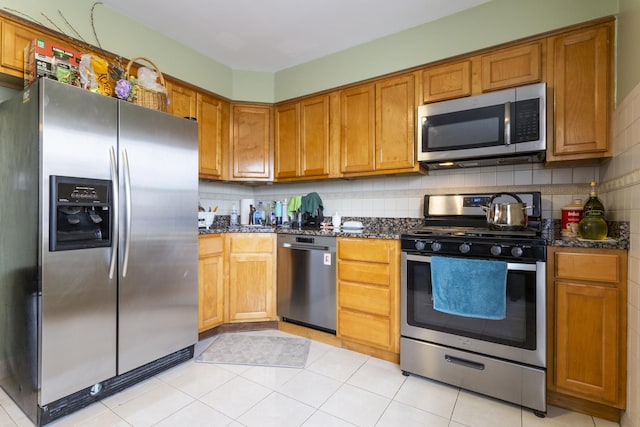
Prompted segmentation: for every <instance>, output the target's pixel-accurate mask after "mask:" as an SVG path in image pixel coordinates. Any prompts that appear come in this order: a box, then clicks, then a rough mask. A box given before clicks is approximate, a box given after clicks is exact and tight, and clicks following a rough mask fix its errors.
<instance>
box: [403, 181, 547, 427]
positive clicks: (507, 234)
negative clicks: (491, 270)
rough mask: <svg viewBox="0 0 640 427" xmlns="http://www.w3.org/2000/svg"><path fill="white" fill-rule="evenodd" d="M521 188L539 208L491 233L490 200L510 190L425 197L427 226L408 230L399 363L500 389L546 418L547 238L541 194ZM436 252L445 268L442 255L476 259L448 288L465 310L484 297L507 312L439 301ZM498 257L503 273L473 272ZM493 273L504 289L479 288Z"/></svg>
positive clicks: (475, 386)
mask: <svg viewBox="0 0 640 427" xmlns="http://www.w3.org/2000/svg"><path fill="white" fill-rule="evenodd" d="M516 194H517V195H518V196H519V197H520V198H521V199H522V201H523V202H524V203H526V204H527V205H531V206H532V209H531V210H529V217H528V224H527V227H526V228H524V229H522V230H494V229H490V228H489V227H488V225H487V222H486V215H485V213H484V210H483V207H484V206H487V205H488V204H489V203H491V202H492V201H493V202H501V201H511V200H512V199H511V198H509V197H508V196H506V195H501V196H499V197H495V198H494V195H493V194H457V195H432V196H429V195H427V196H425V197H424V222H423V225H422V226H421V227H419V228H417V229H415V230H412V231H411V232H409V233H406V234H403V235H402V236H401V248H402V255H401V262H402V265H401V305H400V310H401V322H400V332H401V338H400V368H401V369H402V371H403V372H404V373H405V374H407V375H408V374H409V373H415V374H418V375H421V376H424V377H428V378H432V379H435V380H438V381H442V382H445V383H448V384H452V385H455V386H458V387H462V388H465V389H469V390H472V391H475V392H478V393H482V394H486V395H489V396H493V397H496V398H499V399H502V400H506V401H509V402H512V403H516V404H518V405H522V406H524V407H528V408H531V409H533V410H534V413H535V414H536V415H539V416H544V413H545V412H546V310H545V306H546V297H545V294H546V293H545V286H546V285H545V283H546V280H545V274H546V243H545V240H544V239H543V238H542V236H541V231H542V230H541V216H540V213H541V195H540V193H538V192H532V193H516ZM436 257H437V258H438V259H437V261H438V263H437V264H438V266H437V267H435V268H436V269H438V268H442V267H441V266H442V261H445V262H453V264H454V265H459V264H460V261H462V263H463V264H465V266H466V265H468V264H469V263H465V261H467V260H472V261H473V264H474V265H473V267H471V270H470V271H471V272H472V273H469V272H468V271H469V270H467V271H462V270H458V271H459V272H460V275H452V277H453V280H451V282H450V283H451V285H449V286H452V287H453V288H454V289H453V292H457V293H458V295H460V296H458V297H457V298H459V299H460V301H461V302H462V304H460V305H459V307H464V304H465V303H469V304H471V305H472V304H474V303H475V301H476V298H484V299H481V300H480V301H481V303H480V304H482V305H493V304H494V303H501V304H503V305H504V311H503V316H502V317H499V318H486V317H483V316H481V315H478V314H477V312H473V313H472V314H469V313H468V312H464V311H462V312H452V311H444V310H442V309H441V306H440V307H438V308H436V303H434V300H435V299H437V298H436V291H434V288H435V287H434V280H433V277H434V276H433V273H434V268H432V264H433V263H434V260H435V259H436ZM488 261H499V262H498V263H492V262H488ZM493 264H500V265H501V266H503V267H502V268H504V269H505V270H506V274H505V276H501V275H500V274H497V275H495V279H494V277H491V275H489V277H484V276H481V275H480V274H478V272H479V271H483V270H482V268H483V267H480V269H479V270H476V269H477V268H478V267H477V266H479V265H480V266H481V265H484V266H487V265H492V266H493ZM452 271H456V270H452ZM503 271H504V270H503ZM440 272H442V270H440ZM461 276H464V277H461ZM467 276H468V277H467ZM457 277H460V279H459V280H456V278H457ZM498 277H500V278H499V279H498ZM492 280H497V281H502V282H501V283H500V282H498V283H497V284H499V285H504V288H502V289H506V291H504V290H502V291H501V290H500V288H498V289H499V290H498V291H497V292H494V293H493V294H491V293H485V292H484V291H485V289H483V288H482V287H480V288H479V287H478V286H476V284H477V283H482V286H493V285H495V284H496V282H492ZM439 286H442V285H439ZM438 292H440V291H439V290H438ZM438 296H439V294H438ZM465 299H466V300H465ZM500 300H502V301H500ZM481 314H482V313H481Z"/></svg>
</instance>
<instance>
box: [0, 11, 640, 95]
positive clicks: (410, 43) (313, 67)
mask: <svg viewBox="0 0 640 427" xmlns="http://www.w3.org/2000/svg"><path fill="white" fill-rule="evenodd" d="M619 1H621V2H623V3H624V4H625V5H633V7H631V6H629V7H628V9H632V8H633V9H636V10H637V7H636V6H637V4H638V0H536V1H531V0H492V1H490V2H488V3H485V4H482V5H480V6H478V7H476V8H473V9H470V10H466V11H463V12H461V13H458V14H456V15H452V16H449V17H446V18H443V19H440V20H438V21H434V22H431V23H427V24H424V25H421V26H418V27H415V28H413V29H410V30H406V31H403V32H400V33H397V34H394V35H391V36H389V37H384V38H382V39H379V40H376V41H373V42H370V43H366V44H363V45H360V46H357V47H354V48H351V49H347V50H345V51H342V52H338V53H336V54H333V55H329V56H326V57H324V58H320V59H317V60H315V61H311V62H308V63H305V64H302V65H299V66H295V67H291V68H288V69H285V70H281V71H279V72H277V73H257V72H248V71H242V70H232V69H230V68H229V67H227V66H225V65H224V64H220V63H218V62H216V61H214V60H211V59H208V58H206V57H204V56H202V55H201V54H199V53H198V52H195V51H194V50H192V49H189V48H187V47H185V46H183V45H181V44H179V43H177V42H175V41H172V40H170V39H168V38H167V37H165V36H163V35H161V34H159V33H156V32H154V31H152V30H150V29H149V28H147V27H144V26H142V25H140V24H136V23H135V22H133V21H131V20H129V19H128V18H125V17H123V16H122V15H119V14H118V13H116V12H115V11H113V10H111V9H109V8H108V7H107V6H105V5H98V6H97V7H96V9H95V27H96V30H97V32H98V36H99V38H100V41H101V43H102V45H103V47H104V48H105V49H106V50H108V51H110V52H113V53H117V54H120V55H123V56H125V57H129V58H131V57H135V56H145V57H148V58H150V59H152V60H153V61H154V62H156V63H157V65H158V67H159V68H160V69H161V70H162V71H163V72H165V73H167V74H170V75H172V76H174V77H177V78H179V79H181V80H184V81H188V82H190V83H193V84H195V85H197V86H200V87H202V88H204V89H207V90H210V91H212V92H215V93H217V94H219V95H222V96H225V97H227V98H230V99H234V100H243V101H259V102H274V101H281V100H285V99H289V98H294V97H297V96H302V95H307V94H310V93H314V92H317V91H321V90H325V89H330V88H333V87H337V86H341V85H344V84H348V83H353V82H357V81H360V80H364V79H367V78H371V77H375V76H380V75H383V74H386V73H390V72H394V71H398V70H402V69H405V68H410V67H414V66H417V65H421V64H426V63H429V62H432V61H435V60H438V59H443V58H447V57H450V56H452V55H456V54H460V53H466V52H470V51H473V50H476V49H480V48H483V47H487V46H492V45H495V44H499V43H503V42H507V41H510V40H514V39H518V38H522V37H526V36H530V35H533V34H537V33H541V32H544V31H548V30H552V29H556V28H560V27H564V26H567V25H572V24H575V23H578V22H582V21H587V20H590V19H594V18H598V17H602V16H607V15H614V14H617V13H618V2H619ZM93 3H94V0H48V1H47V0H0V7H1V8H5V7H7V8H11V9H14V10H17V11H20V12H22V13H24V14H27V15H29V16H31V17H33V18H34V19H36V20H38V21H41V22H42V23H43V24H47V26H51V24H48V23H47V22H46V20H45V19H44V18H43V17H42V14H41V13H44V14H46V15H47V16H48V17H50V18H51V19H52V20H53V21H54V22H56V23H57V24H58V25H59V26H60V27H61V28H63V29H64V30H65V32H67V33H68V34H72V33H71V31H70V30H69V29H68V28H67V27H66V26H65V24H64V22H63V21H62V19H61V18H60V17H59V15H58V10H60V11H61V12H62V13H63V14H64V16H65V17H66V18H67V20H68V21H69V22H71V24H72V25H73V26H74V27H75V29H76V30H78V32H79V33H80V34H81V35H82V36H83V37H84V38H85V39H86V40H87V41H88V42H90V43H95V42H94V39H93V36H92V30H91V25H90V11H91V6H92V5H93ZM327 31H330V28H329V27H327ZM634 31H635V30H634ZM629 49H631V46H630V45H629ZM636 74H637V73H636Z"/></svg>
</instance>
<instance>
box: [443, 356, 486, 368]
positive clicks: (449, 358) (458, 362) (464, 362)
mask: <svg viewBox="0 0 640 427" xmlns="http://www.w3.org/2000/svg"><path fill="white" fill-rule="evenodd" d="M444 360H445V361H446V362H448V363H454V364H456V365H461V366H466V367H467V368H471V369H477V370H479V371H484V363H478V362H473V361H471V360H466V359H461V358H459V357H454V356H450V355H448V354H445V355H444Z"/></svg>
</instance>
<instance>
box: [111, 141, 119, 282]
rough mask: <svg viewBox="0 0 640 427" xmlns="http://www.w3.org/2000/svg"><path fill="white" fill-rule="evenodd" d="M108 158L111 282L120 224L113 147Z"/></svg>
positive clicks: (116, 259)
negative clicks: (110, 197) (110, 218)
mask: <svg viewBox="0 0 640 427" xmlns="http://www.w3.org/2000/svg"><path fill="white" fill-rule="evenodd" d="M109 156H110V157H111V188H112V193H113V196H112V197H113V198H112V205H111V217H112V221H113V222H112V224H113V229H112V230H111V239H112V245H111V259H110V260H109V280H111V279H113V275H114V273H115V271H116V265H117V263H118V237H119V233H120V230H119V226H120V222H119V219H118V217H119V212H118V207H119V206H118V205H119V198H118V192H119V188H120V187H119V184H118V166H117V161H116V150H115V147H114V146H113V145H112V146H111V148H110V149H109Z"/></svg>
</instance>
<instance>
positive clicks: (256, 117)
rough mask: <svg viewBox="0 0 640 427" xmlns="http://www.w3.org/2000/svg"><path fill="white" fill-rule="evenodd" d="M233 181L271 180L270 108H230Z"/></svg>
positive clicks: (241, 106)
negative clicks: (234, 179)
mask: <svg viewBox="0 0 640 427" xmlns="http://www.w3.org/2000/svg"><path fill="white" fill-rule="evenodd" d="M232 116H233V119H232V120H233V137H232V141H233V144H232V145H233V177H232V178H236V179H240V180H243V179H249V180H255V179H260V180H269V179H271V178H272V167H271V165H272V162H273V154H272V152H273V150H272V144H271V141H272V139H271V107H268V106H253V105H234V106H233V112H232Z"/></svg>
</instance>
